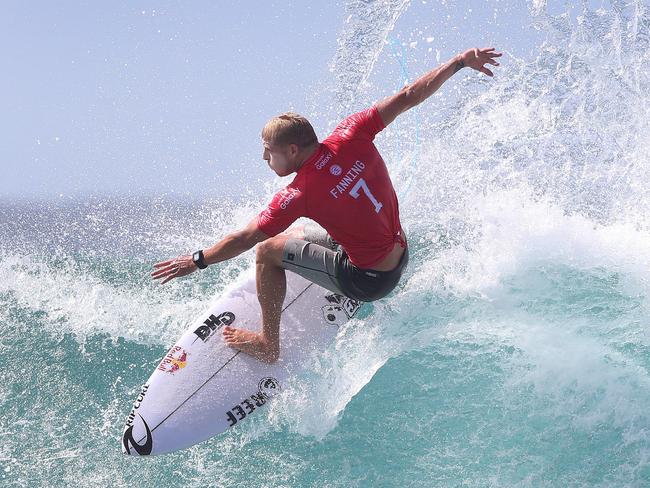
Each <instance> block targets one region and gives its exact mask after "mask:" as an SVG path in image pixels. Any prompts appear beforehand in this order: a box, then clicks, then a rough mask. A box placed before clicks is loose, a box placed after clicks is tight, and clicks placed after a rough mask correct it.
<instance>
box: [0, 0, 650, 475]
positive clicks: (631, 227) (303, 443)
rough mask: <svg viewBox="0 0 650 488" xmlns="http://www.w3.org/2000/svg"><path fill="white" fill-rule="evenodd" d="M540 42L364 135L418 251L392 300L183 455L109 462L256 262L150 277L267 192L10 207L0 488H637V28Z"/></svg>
mask: <svg viewBox="0 0 650 488" xmlns="http://www.w3.org/2000/svg"><path fill="white" fill-rule="evenodd" d="M397 3H399V2H397ZM400 5H401V3H400ZM399 8H402V7H401V6H400V7H399ZM389 20H390V19H389ZM531 21H532V22H534V24H535V26H536V28H537V29H538V31H540V32H542V33H544V35H545V38H546V41H545V42H544V43H543V44H542V45H541V46H540V49H539V52H538V53H537V54H536V55H535V57H533V58H531V59H518V58H515V57H509V58H508V59H507V62H506V60H504V66H503V69H502V72H501V75H500V76H499V77H498V78H496V79H495V80H494V81H493V82H491V84H487V83H483V82H477V81H476V79H474V78H471V79H470V78H467V79H465V78H459V80H458V82H457V83H458V86H459V87H460V88H462V90H461V92H462V93H466V95H460V96H459V97H458V99H457V100H454V101H449V102H448V104H447V105H445V103H444V102H441V104H440V105H439V106H437V107H436V111H437V112H436V113H435V117H431V120H429V119H428V118H427V117H420V118H411V119H407V121H406V122H405V123H404V124H403V125H401V126H398V127H396V128H395V129H394V131H393V132H387V133H386V134H385V137H384V138H383V139H382V137H383V136H380V138H379V139H380V140H379V144H380V147H381V149H382V151H384V153H385V154H389V155H390V156H387V162H388V164H389V167H390V170H391V174H392V175H393V177H394V180H395V182H396V186H397V190H398V192H400V193H401V212H402V216H403V220H404V223H405V226H406V228H407V233H408V235H409V239H410V244H411V247H412V258H411V264H410V266H409V269H408V272H407V274H406V276H405V279H404V280H403V282H402V283H401V284H400V287H399V289H398V290H396V292H395V293H394V294H392V295H391V296H390V297H389V298H387V299H385V300H383V301H381V302H379V303H375V304H373V305H372V306H370V305H366V306H365V308H364V309H363V310H362V313H361V315H360V318H359V319H357V320H354V321H352V322H350V323H349V324H348V325H347V326H346V327H345V328H343V329H342V330H341V332H340V334H339V337H338V338H337V340H336V343H335V344H333V345H332V347H331V348H330V349H328V350H327V351H324V352H323V354H322V355H321V356H320V357H319V358H318V360H317V362H315V363H313V364H310V365H309V367H308V368H307V369H306V370H305V371H304V373H303V374H302V375H300V376H299V377H295V378H293V379H292V381H291V388H289V389H287V391H285V392H284V393H283V394H282V395H281V396H279V397H277V398H276V399H274V401H273V402H272V403H271V404H270V405H269V406H268V409H267V411H266V415H262V416H259V417H257V418H255V419H251V421H250V422H249V423H248V424H243V425H241V426H238V427H237V428H236V429H234V430H233V431H231V432H229V433H227V434H225V435H223V436H220V437H217V438H213V439H211V440H210V441H208V442H205V443H203V444H201V445H198V446H195V447H193V448H191V449H188V450H185V451H182V452H178V453H174V454H171V455H167V456H162V457H153V458H148V459H137V458H130V457H124V456H123V455H122V454H121V451H120V438H121V433H122V427H123V425H124V420H125V418H126V416H127V414H128V412H129V410H130V403H131V402H132V401H133V399H134V398H135V397H136V395H137V392H138V391H139V388H140V385H141V384H142V383H143V382H144V381H145V380H146V379H147V378H148V376H149V374H150V373H151V371H152V370H153V369H154V368H155V366H156V364H157V362H158V361H159V359H160V357H161V356H162V355H163V354H164V353H165V351H166V349H167V347H168V346H169V345H170V344H172V343H173V341H174V340H175V339H176V338H177V337H178V336H179V335H180V334H181V333H182V332H183V331H184V329H185V328H186V327H187V324H188V322H189V320H191V319H192V318H193V317H194V316H195V315H196V314H198V313H199V312H201V311H202V310H203V309H205V308H206V307H207V305H208V304H209V303H210V301H211V300H212V297H213V296H214V295H215V294H218V293H219V291H220V290H222V289H223V287H224V286H225V285H226V284H227V283H228V282H229V281H230V280H232V279H233V278H234V277H235V276H237V274H238V273H240V272H241V271H243V270H244V269H246V268H247V267H248V266H250V264H251V262H252V258H253V255H252V253H247V254H245V255H243V256H241V257H239V258H237V259H236V260H233V261H232V262H229V263H225V264H223V265H220V266H214V267H211V268H209V269H208V270H206V271H205V272H203V273H201V274H195V275H193V276H192V277H190V278H189V279H186V280H182V281H174V282H171V283H170V284H169V285H168V286H165V287H159V286H157V285H155V284H153V283H152V282H151V281H150V280H149V277H148V273H149V269H150V266H151V263H153V262H155V260H157V259H160V258H166V257H169V256H173V255H176V254H178V253H179V252H186V251H191V250H194V249H195V248H199V247H203V246H206V245H209V244H210V243H212V242H214V241H215V240H216V239H217V238H218V237H220V236H222V235H224V233H226V232H228V231H229V230H232V229H235V228H237V227H238V226H241V225H242V224H243V223H245V222H247V221H248V219H249V218H250V217H251V216H253V215H254V214H255V213H256V212H257V211H258V210H259V208H260V206H261V205H262V204H263V203H264V202H265V201H266V199H267V198H268V196H269V195H270V189H268V190H266V194H265V195H259V196H256V197H253V198H247V199H242V200H240V201H234V200H233V201H228V202H224V201H219V200H204V201H196V202H181V201H179V200H173V199H160V200H156V199H144V198H142V199H133V198H124V199H114V200H107V199H92V198H87V199H81V200H68V199H66V200H63V199H60V200H56V201H41V202H3V203H2V204H1V205H0V221H1V223H2V225H1V226H0V328H1V329H0V330H1V334H0V337H1V338H2V339H1V341H2V354H1V355H0V369H1V370H2V382H1V383H0V392H1V394H0V400H1V402H2V403H1V408H2V412H3V415H2V417H1V418H0V434H1V435H2V441H3V442H2V443H1V444H0V477H1V478H0V479H1V480H2V484H3V485H8V486H30V487H31V486H68V485H70V486H102V485H104V486H133V485H136V484H137V485H141V486H181V485H182V486H196V487H200V486H224V487H230V486H242V485H246V486H263V487H267V486H273V487H276V486H277V487H281V486H314V487H316V486H317V487H339V486H340V487H355V486H359V487H365V486H386V487H392V486H427V487H428V486H471V487H488V486H490V487H491V486H494V487H501V486H508V487H509V486H517V487H519V486H521V487H527V486H530V487H540V486H549V487H557V486H572V487H580V486H603V487H604V486H639V487H641V486H648V485H650V414H649V413H648V404H649V403H650V375H649V371H650V335H649V334H648V327H649V326H650V311H649V310H648V300H647V297H648V293H649V291H650V284H649V278H650V271H649V270H650V227H649V225H648V217H649V216H650V208H649V202H650V199H649V198H648V188H649V187H650V186H649V185H648V176H647V173H648V171H647V167H648V159H647V154H649V153H650V138H648V135H647V134H648V133H650V132H649V130H648V129H650V128H649V127H648V125H649V122H648V121H649V120H650V119H649V118H648V116H647V114H648V113H650V110H649V109H650V97H649V96H648V93H650V68H648V67H649V66H650V64H649V63H648V62H649V61H650V17H649V16H648V13H647V10H646V7H645V6H644V4H643V3H636V4H635V3H632V4H631V5H624V4H622V3H619V2H614V3H613V4H612V5H609V4H608V5H607V8H605V9H602V10H587V11H586V12H584V13H583V15H581V16H579V17H578V18H574V17H571V16H569V15H557V16H549V15H547V14H545V10H544V4H543V2H533V3H532V4H531ZM387 25H388V27H390V25H389V24H387ZM382 32H384V31H382ZM344 37H345V36H344ZM365 47H366V48H367V46H365ZM339 66H345V64H344V63H343V64H342V65H341V64H339ZM337 69H340V70H343V71H345V68H344V67H339V68H337ZM344 74H345V72H344ZM352 74H353V75H354V76H351V77H350V78H349V79H352V80H354V79H359V76H358V73H357V74H354V73H352ZM361 78H362V77H361ZM349 79H348V81H349ZM463 90H464V91H463ZM360 96H361V97H363V94H361V95H360ZM434 119H436V120H438V119H440V120H444V121H445V122H444V124H438V123H435V122H434ZM416 129H417V130H418V131H419V134H420V141H419V142H418V145H417V147H416V144H415V142H414V137H413V134H414V133H415V131H416ZM391 130H392V129H391ZM403 134H405V135H404V137H402V135H403ZM409 134H410V136H409ZM425 134H433V135H434V136H432V137H428V138H427V137H424V136H423V135H425ZM396 139H399V140H400V145H399V147H398V146H397V145H396V144H397V143H396V142H395V140H396ZM415 155H417V157H415ZM188 212H191V213H192V215H193V216H194V217H193V218H192V219H188V218H186V217H185V216H186V215H187V214H188Z"/></svg>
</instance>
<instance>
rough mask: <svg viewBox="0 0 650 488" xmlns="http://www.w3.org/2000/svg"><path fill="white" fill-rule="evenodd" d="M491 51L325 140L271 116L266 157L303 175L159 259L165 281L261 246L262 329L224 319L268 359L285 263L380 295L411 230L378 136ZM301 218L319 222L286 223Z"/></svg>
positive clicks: (402, 262)
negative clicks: (189, 249)
mask: <svg viewBox="0 0 650 488" xmlns="http://www.w3.org/2000/svg"><path fill="white" fill-rule="evenodd" d="M499 56H501V54H500V53H497V52H496V51H495V49H494V48H484V49H478V48H473V49H468V50H467V51H465V52H463V53H462V54H459V55H457V56H454V57H453V58H452V59H451V60H449V61H448V62H446V63H444V64H442V65H441V66H439V67H438V68H436V69H433V70H432V71H430V72H428V73H426V74H425V75H423V76H422V77H420V78H419V79H417V80H416V81H415V82H413V83H411V84H410V85H407V86H405V87H404V88H403V89H402V90H400V91H399V92H398V93H396V94H395V95H392V96H390V97H388V98H386V99H384V100H382V101H380V102H379V103H377V104H376V105H375V106H373V107H371V108H368V109H366V110H364V111H362V112H358V113H355V114H353V115H351V116H349V117H347V118H346V119H344V120H343V121H342V122H340V123H339V125H338V126H337V127H336V128H335V129H334V131H333V132H332V134H331V135H330V136H329V137H328V138H327V139H325V140H324V141H323V142H318V138H317V137H316V134H315V132H314V129H313V128H312V126H311V124H310V123H309V121H307V119H305V118H304V117H301V116H300V115H297V114H294V113H291V112H289V113H285V114H282V115H279V116H277V117H274V118H272V119H271V120H270V121H269V122H268V123H267V124H266V125H265V126H264V128H263V130H262V144H263V147H264V152H263V159H264V160H265V161H266V162H267V164H268V165H269V167H270V168H271V169H272V170H273V171H274V172H275V173H276V174H277V175H279V176H288V175H290V174H292V173H296V176H295V178H294V180H293V181H292V182H291V183H290V184H289V185H287V186H286V187H285V188H284V189H282V190H280V191H279V192H278V193H277V194H276V195H275V196H274V197H273V199H272V201H271V203H270V204H269V205H268V207H267V208H266V209H264V210H263V211H262V212H261V213H260V214H259V215H257V217H255V218H254V219H253V220H251V222H250V223H249V224H248V225H247V226H246V227H245V228H243V229H241V230H239V231H237V232H233V233H232V234H229V235H227V236H226V237H224V238H223V239H222V240H221V241H220V242H218V243H217V244H215V245H214V246H212V247H210V248H207V249H203V250H200V251H197V252H195V253H194V254H193V255H191V256H189V255H188V256H179V257H177V258H175V259H171V260H167V261H163V262H160V263H157V264H155V265H154V268H155V270H154V272H153V273H152V277H153V279H160V280H161V283H167V282H168V281H169V280H171V279H174V278H178V277H180V276H185V275H188V274H190V273H192V272H194V271H196V270H197V269H204V268H205V267H206V266H208V265H210V264H215V263H219V262H221V261H225V260H227V259H230V258H233V257H235V256H237V255H239V254H241V253H242V252H244V251H247V250H249V249H251V248H252V247H253V246H255V245H256V244H257V248H256V286H257V295H258V298H259V301H260V305H261V310H262V330H261V332H259V333H256V332H252V331H249V330H245V329H239V328H234V327H230V326H226V327H224V328H223V337H224V340H225V342H226V343H227V344H228V345H229V346H231V347H234V348H236V349H239V350H241V351H243V352H245V353H248V354H250V355H252V356H254V357H256V358H258V359H260V360H262V361H266V362H274V361H275V360H277V359H278V357H279V354H280V330H279V329H280V315H281V313H282V304H283V302H284V298H285V293H286V275H285V270H290V271H292V272H294V273H298V274H299V275H301V276H304V277H305V278H306V279H308V280H310V281H312V282H314V283H317V284H318V285H321V286H323V287H324V288H326V289H328V290H331V291H333V292H335V293H339V294H341V295H345V296H348V297H350V298H353V299H355V300H359V301H364V302H365V301H373V300H378V299H380V298H383V297H384V296H386V295H387V294H388V293H390V292H391V291H392V290H393V289H394V288H395V286H396V285H397V283H398V282H399V279H400V277H401V276H402V273H403V271H404V269H405V267H406V265H407V263H408V246H407V242H406V236H405V235H404V231H403V230H402V226H401V224H400V219H399V208H398V201H397V196H396V194H395V191H394V189H393V185H392V183H391V180H390V178H389V175H388V171H387V169H386V165H385V164H384V161H383V159H382V158H381V155H380V154H379V152H378V151H377V148H376V147H375V145H374V144H373V140H374V138H375V135H376V134H377V133H378V132H380V131H381V130H383V129H384V128H385V127H386V126H388V125H389V124H390V123H391V122H393V120H395V118H396V117H397V116H398V115H400V114H402V113H404V112H405V111H407V110H409V109H411V108H413V107H415V106H416V105H419V104H420V103H422V102H423V101H424V100H426V99H427V98H429V97H430V96H431V95H432V94H433V93H434V92H435V91H436V90H438V88H440V86H442V84H443V83H444V82H445V81H447V80H448V79H449V78H450V77H451V76H452V75H453V74H454V73H456V72H458V71H459V70H460V69H462V68H465V67H468V68H472V69H474V70H477V71H480V72H482V73H484V74H486V75H488V76H493V74H492V72H491V71H490V70H489V69H488V68H487V67H486V66H485V65H486V64H491V65H494V66H498V65H499V63H498V62H496V60H495V58H497V57H499ZM300 217H308V218H310V219H311V220H312V221H314V222H316V223H317V224H319V225H311V224H309V225H305V226H297V227H293V228H291V229H289V226H290V225H291V224H292V223H293V222H295V221H296V220H297V219H298V218H300Z"/></svg>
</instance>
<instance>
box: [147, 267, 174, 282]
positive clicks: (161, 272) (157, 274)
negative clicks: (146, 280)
mask: <svg viewBox="0 0 650 488" xmlns="http://www.w3.org/2000/svg"><path fill="white" fill-rule="evenodd" d="M175 269H178V268H177V267H176V266H174V265H173V264H172V265H169V266H167V267H166V268H161V269H157V270H156V271H154V272H153V273H151V277H152V278H153V279H157V278H160V277H161V276H163V275H165V274H167V273H169V272H173V271H174V270H175Z"/></svg>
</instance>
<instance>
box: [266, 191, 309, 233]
mask: <svg viewBox="0 0 650 488" xmlns="http://www.w3.org/2000/svg"><path fill="white" fill-rule="evenodd" d="M305 198H306V196H305V194H304V193H303V192H302V191H301V190H300V188H298V187H297V186H292V185H289V186H287V187H286V188H283V189H282V190H280V191H279V192H277V193H276V194H275V196H274V197H273V199H272V200H271V203H269V204H268V206H267V207H266V208H265V209H264V210H262V211H261V212H260V213H259V215H258V216H257V228H258V229H259V230H261V231H262V232H264V233H265V234H266V235H267V236H269V237H273V236H275V235H277V234H279V233H280V232H282V231H284V230H286V229H287V227H289V226H290V225H291V224H292V223H294V222H295V221H296V220H297V219H298V218H300V217H303V216H304V215H305V208H306V207H305Z"/></svg>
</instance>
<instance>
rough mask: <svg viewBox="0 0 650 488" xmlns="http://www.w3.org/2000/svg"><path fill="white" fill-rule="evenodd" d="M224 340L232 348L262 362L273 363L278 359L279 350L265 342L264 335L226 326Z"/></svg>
mask: <svg viewBox="0 0 650 488" xmlns="http://www.w3.org/2000/svg"><path fill="white" fill-rule="evenodd" d="M223 338H224V340H225V342H226V344H228V345H229V346H230V347H233V348H235V349H239V350H240V351H242V352H245V353H246V354H250V355H251V356H253V357H254V358H256V359H259V360H260V361H264V362H266V363H273V362H275V361H276V360H277V359H278V356H279V350H278V349H279V348H274V347H273V345H272V344H269V343H268V342H267V341H265V340H264V337H263V336H262V334H257V333H255V332H251V331H250V330H244V329H235V328H234V327H229V326H226V327H224V328H223Z"/></svg>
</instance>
